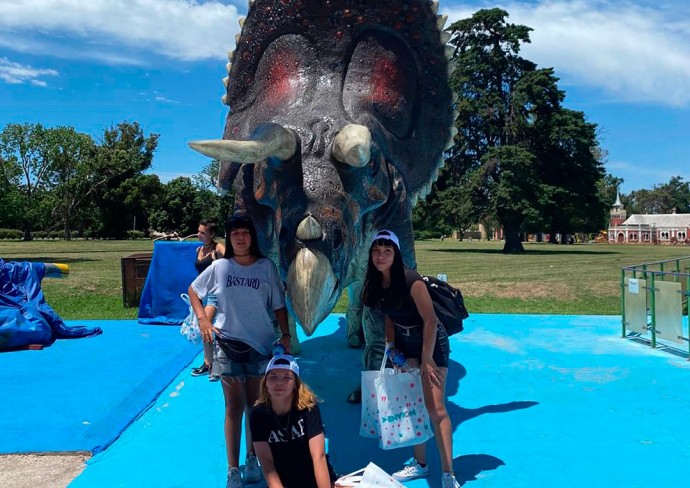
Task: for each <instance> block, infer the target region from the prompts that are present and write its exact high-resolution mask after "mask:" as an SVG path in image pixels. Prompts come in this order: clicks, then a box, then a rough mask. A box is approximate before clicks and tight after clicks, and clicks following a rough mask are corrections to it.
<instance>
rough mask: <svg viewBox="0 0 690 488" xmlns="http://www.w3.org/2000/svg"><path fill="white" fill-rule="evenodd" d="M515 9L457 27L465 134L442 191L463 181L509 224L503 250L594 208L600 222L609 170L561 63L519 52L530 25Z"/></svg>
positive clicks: (584, 218)
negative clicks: (545, 64)
mask: <svg viewBox="0 0 690 488" xmlns="http://www.w3.org/2000/svg"><path fill="white" fill-rule="evenodd" d="M507 17H508V13H507V12H506V11H504V10H501V9H490V10H479V11H478V12H476V13H475V14H474V15H473V16H472V17H471V18H469V19H463V20H460V21H458V22H455V23H454V24H453V25H451V27H450V30H451V35H452V37H451V41H450V44H451V45H452V46H455V52H454V54H453V58H452V60H451V65H452V67H454V68H455V71H454V72H453V74H452V76H451V87H452V89H453V90H454V91H455V92H457V94H458V103H457V107H456V109H457V111H458V114H459V115H458V118H457V121H456V126H457V129H458V136H457V138H456V144H455V146H454V147H453V148H451V150H450V151H449V154H448V155H449V157H448V159H447V163H448V164H449V165H450V171H448V172H447V173H445V174H444V179H440V180H439V182H438V184H437V185H436V190H437V191H439V192H443V191H447V190H448V189H450V188H453V187H455V188H457V189H458V190H456V191H458V192H460V193H461V194H464V196H463V198H469V201H471V202H472V204H473V205H474V206H475V207H477V209H478V210H477V213H481V214H482V215H481V218H482V219H492V218H496V219H498V220H499V222H500V223H501V225H503V227H504V235H505V239H506V240H505V246H504V249H503V250H504V252H521V251H523V247H522V244H521V233H522V232H524V231H525V230H526V229H528V228H540V227H541V228H544V227H545V226H546V227H549V228H551V229H552V230H557V231H559V232H568V231H570V230H571V229H573V228H574V227H575V226H576V225H584V224H585V223H587V222H589V221H588V217H589V216H590V215H593V216H594V218H593V219H591V221H592V222H597V223H598V222H599V221H600V220H601V218H603V212H604V211H605V210H602V209H603V208H604V207H603V205H602V203H601V201H600V199H599V197H598V195H599V193H598V182H599V180H600V179H601V178H603V176H604V172H603V166H602V164H601V162H600V161H599V160H597V158H596V156H595V153H594V150H595V149H596V148H597V147H598V143H597V141H596V125H594V124H590V123H587V122H586V121H585V118H584V114H582V113H581V112H575V111H570V110H567V109H564V108H563V107H562V106H561V102H562V101H563V100H564V98H565V93H564V92H563V91H561V90H559V89H558V78H556V77H555V76H554V72H553V69H551V68H547V69H537V66H536V64H534V63H533V62H531V61H529V60H526V59H524V58H522V57H520V56H519V51H520V46H521V45H522V44H523V43H526V42H530V40H529V32H530V31H531V30H532V29H530V28H529V27H526V26H522V25H514V24H509V23H507V22H506V18H507ZM464 174H468V176H467V177H466V178H465V177H463V176H462V175H464ZM463 198H461V199H460V200H461V201H462V199H463ZM596 225H598V224H596Z"/></svg>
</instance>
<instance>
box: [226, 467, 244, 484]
mask: <svg viewBox="0 0 690 488" xmlns="http://www.w3.org/2000/svg"><path fill="white" fill-rule="evenodd" d="M225 488H242V478H241V477H240V469H239V468H230V469H229V470H228V481H227V483H225Z"/></svg>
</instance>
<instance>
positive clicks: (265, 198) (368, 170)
mask: <svg viewBox="0 0 690 488" xmlns="http://www.w3.org/2000/svg"><path fill="white" fill-rule="evenodd" d="M437 8H438V4H437V3H432V2H428V1H426V0H390V1H386V2H380V1H376V2H374V1H364V0H359V1H354V0H256V2H254V3H252V4H251V5H250V9H249V13H248V16H247V19H246V20H244V21H243V22H242V25H243V28H242V33H241V35H239V37H238V38H237V50H236V51H235V52H233V53H230V54H229V58H230V60H231V62H232V63H231V64H229V66H228V72H229V77H228V78H227V79H226V80H225V81H226V85H227V93H226V95H225V96H224V97H223V100H224V102H225V103H227V104H228V105H229V106H230V113H229V115H228V118H227V123H226V127H225V132H224V134H223V139H222V140H216V141H199V142H196V143H192V144H191V145H192V147H194V148H195V149H197V150H199V151H200V152H202V153H204V154H206V155H209V156H211V157H214V158H217V159H219V160H221V173H220V177H219V186H220V187H221V190H222V189H228V188H229V187H230V185H232V184H235V186H236V189H237V192H236V202H235V207H236V209H235V210H236V211H239V212H246V213H247V214H249V215H251V216H252V218H253V219H254V221H255V222H256V224H257V228H258V229H259V233H260V235H261V236H262V237H260V239H263V242H262V249H263V250H264V251H265V252H267V253H268V254H269V255H271V257H273V258H274V259H275V260H276V262H277V263H278V265H279V269H280V272H281V275H282V277H283V279H284V280H285V282H286V285H287V291H288V294H287V295H288V306H289V308H290V310H291V312H292V313H293V314H294V315H295V316H296V318H297V320H298V321H299V323H300V324H301V326H302V327H303V329H304V330H305V331H306V332H307V334H311V332H313V330H314V329H315V328H316V326H317V325H318V323H319V322H321V321H322V320H323V319H324V318H325V317H326V316H327V315H328V313H330V311H331V310H332V309H333V306H334V305H335V303H336V301H337V299H338V298H339V296H340V294H341V292H342V290H343V288H344V287H345V286H347V285H348V284H349V281H351V280H353V279H356V277H353V276H352V267H353V264H354V263H356V262H358V261H361V259H362V254H363V253H366V250H367V249H368V244H369V242H368V239H369V236H370V234H371V232H372V231H373V230H375V227H377V226H379V225H382V224H383V223H385V222H384V221H385V220H386V219H388V220H390V218H391V216H395V215H396V211H395V210H396V208H398V207H400V206H401V198H402V199H408V198H409V199H412V200H416V198H418V197H424V196H425V195H426V194H427V193H428V191H429V189H430V188H431V184H432V183H433V181H434V180H435V179H436V177H437V174H438V169H439V168H440V166H441V165H442V162H443V159H442V154H443V151H444V149H445V148H446V147H447V145H448V143H449V140H450V141H452V137H453V133H452V132H451V130H452V129H451V127H452V120H453V113H452V108H451V93H450V89H449V88H448V82H447V61H446V57H445V49H444V43H445V41H446V40H447V38H446V37H447V35H446V33H444V32H443V31H442V30H441V28H442V22H445V19H443V18H440V17H439V16H437V15H436V10H437ZM408 213H409V211H408ZM401 218H409V215H408V216H406V217H405V216H401ZM388 226H389V227H390V225H388Z"/></svg>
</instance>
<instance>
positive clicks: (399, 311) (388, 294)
mask: <svg viewBox="0 0 690 488" xmlns="http://www.w3.org/2000/svg"><path fill="white" fill-rule="evenodd" d="M421 279H422V277H421V276H420V275H419V273H417V272H416V271H415V270H413V269H407V268H405V281H406V282H407V283H406V284H407V294H406V295H405V297H403V300H402V303H401V304H400V306H399V307H397V308H392V306H390V305H387V304H391V303H395V300H393V299H392V298H393V297H392V291H391V289H390V288H388V289H386V290H383V295H382V297H381V301H380V302H379V304H380V308H379V309H380V310H381V312H383V313H384V314H386V315H388V316H389V317H390V318H391V320H392V321H393V322H395V323H396V324H400V325H403V326H405V327H412V326H422V325H423V324H424V320H423V319H422V316H421V315H419V312H418V311H417V305H416V304H415V303H414V300H413V299H412V295H410V289H411V288H412V283H414V282H415V281H418V280H421Z"/></svg>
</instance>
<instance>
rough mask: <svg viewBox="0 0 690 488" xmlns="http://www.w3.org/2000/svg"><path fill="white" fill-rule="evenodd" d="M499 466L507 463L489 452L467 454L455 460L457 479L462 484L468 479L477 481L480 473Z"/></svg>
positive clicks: (454, 467) (454, 468)
mask: <svg viewBox="0 0 690 488" xmlns="http://www.w3.org/2000/svg"><path fill="white" fill-rule="evenodd" d="M499 466H505V463H504V462H503V461H501V460H500V459H498V458H497V457H494V456H490V455H489V454H467V455H465V456H458V457H456V458H455V459H454V460H453V470H454V471H455V479H456V480H458V483H460V484H461V485H464V484H465V483H467V482H468V481H476V480H477V475H478V474H480V473H482V472H484V471H491V470H494V469H498V467H499Z"/></svg>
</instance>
